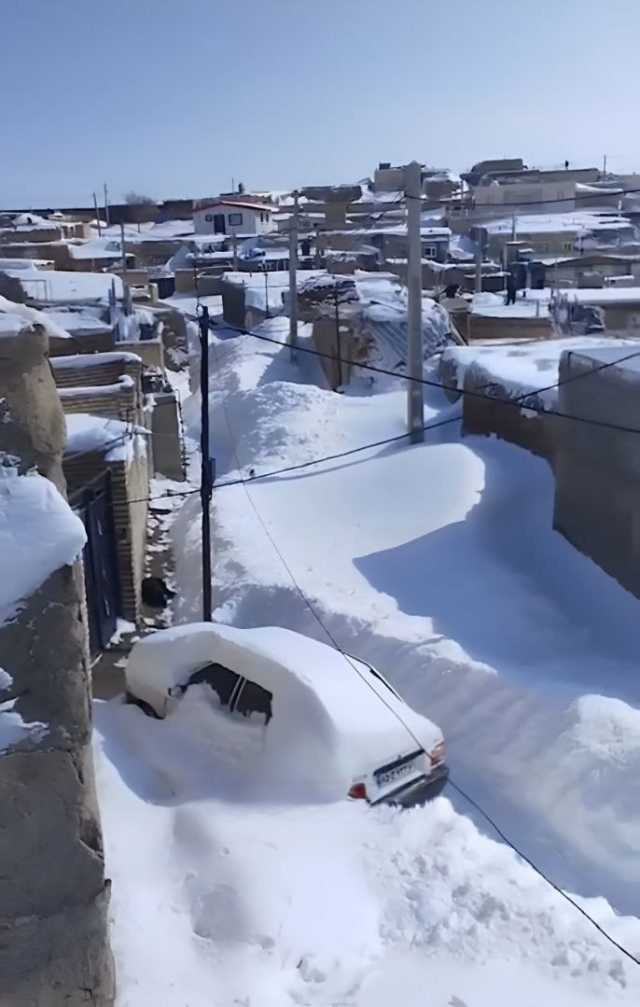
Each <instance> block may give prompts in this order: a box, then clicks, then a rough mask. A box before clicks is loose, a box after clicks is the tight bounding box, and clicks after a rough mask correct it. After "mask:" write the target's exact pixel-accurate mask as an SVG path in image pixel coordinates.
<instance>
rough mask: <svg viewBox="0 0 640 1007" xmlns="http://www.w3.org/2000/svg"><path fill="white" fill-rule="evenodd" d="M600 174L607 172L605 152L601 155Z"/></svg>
mask: <svg viewBox="0 0 640 1007" xmlns="http://www.w3.org/2000/svg"><path fill="white" fill-rule="evenodd" d="M602 174H603V175H606V174H607V155H606V154H603V155H602Z"/></svg>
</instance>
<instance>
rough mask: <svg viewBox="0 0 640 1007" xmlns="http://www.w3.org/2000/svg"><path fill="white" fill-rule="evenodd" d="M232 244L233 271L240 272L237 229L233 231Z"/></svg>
mask: <svg viewBox="0 0 640 1007" xmlns="http://www.w3.org/2000/svg"><path fill="white" fill-rule="evenodd" d="M231 246H232V248H233V271H234V273H237V272H238V239H237V237H236V232H235V230H234V231H232V232H231Z"/></svg>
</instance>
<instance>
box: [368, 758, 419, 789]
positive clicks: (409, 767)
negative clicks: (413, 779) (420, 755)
mask: <svg viewBox="0 0 640 1007" xmlns="http://www.w3.org/2000/svg"><path fill="white" fill-rule="evenodd" d="M415 768H416V767H415V763H414V762H405V764H404V766H396V768H395V769H388V770H387V771H386V772H385V773H376V782H377V784H378V786H379V787H386V786H387V784H388V783H395V782H396V780H400V779H402V778H403V777H404V776H411V774H412V773H413V772H414V771H415Z"/></svg>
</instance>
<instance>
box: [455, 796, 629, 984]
mask: <svg viewBox="0 0 640 1007" xmlns="http://www.w3.org/2000/svg"><path fill="white" fill-rule="evenodd" d="M449 785H450V786H451V787H453V789H454V790H456V791H457V792H458V793H459V794H460V796H461V797H464V799H465V800H466V801H468V802H469V804H470V805H471V806H472V807H474V808H475V809H476V811H479V812H480V814H481V815H482V817H483V818H484V819H485V820H486V821H487V822H488V823H489V825H490V826H491V827H492V828H493V829H495V831H496V832H497V834H498V835H499V836H500V838H501V839H502V840H503V842H505V843H506V844H507V846H510V847H511V849H512V850H513V851H514V853H517V854H518V856H519V857H520V858H521V859H522V860H524V861H525V863H527V864H528V865H529V867H531V868H532V869H533V870H534V871H535V872H536V874H538V875H539V876H540V877H541V878H542V879H543V881H546V883H547V884H548V885H550V886H551V888H553V889H554V891H556V892H557V893H558V894H559V895H562V898H563V899H566V900H567V902H568V903H569V904H570V905H572V906H573V908H574V909H577V910H578V912H579V913H581V914H582V916H584V918H585V919H586V920H588V921H589V923H591V925H592V926H594V927H595V928H596V930H597V931H598V932H599V933H600V934H602V936H603V937H605V938H606V939H607V940H608V941H609V942H610V943H611V944H613V946H614V947H615V948H617V949H618V951H620V952H621V953H622V954H623V955H626V956H627V958H630V959H631V961H632V962H634V963H635V964H636V965H640V958H636V956H635V955H634V954H632V952H631V951H629V950H627V948H625V947H623V945H622V944H619V943H618V941H617V940H616V939H615V938H614V937H612V936H611V934H610V933H608V932H607V931H606V930H605V929H604V927H601V926H600V924H599V923H598V922H597V921H596V920H594V918H593V917H592V916H590V915H589V913H588V912H586V910H585V909H583V908H582V906H581V905H579V904H578V903H577V902H576V901H575V899H572V898H571V896H570V895H568V894H567V892H565V891H564V890H563V889H562V888H561V887H560V885H557V884H556V882H555V881H553V880H552V879H551V878H550V877H548V875H546V874H545V873H544V872H543V871H542V870H541V869H540V868H539V867H538V866H537V865H536V864H534V862H533V860H531V858H530V857H528V856H527V855H526V853H523V852H522V850H521V849H519V848H518V847H517V846H516V845H515V843H513V842H512V841H511V840H510V839H509V837H508V836H506V835H505V833H504V832H503V831H502V829H501V828H500V826H499V825H497V824H496V822H495V821H494V819H493V818H492V817H491V816H490V815H489V814H487V812H486V811H485V810H484V808H483V807H481V806H480V804H478V802H477V801H476V800H474V798H473V797H470V796H469V794H467V793H466V791H464V790H463V789H462V787H459V786H458V784H457V783H455V782H454V781H453V780H452V779H451V776H449Z"/></svg>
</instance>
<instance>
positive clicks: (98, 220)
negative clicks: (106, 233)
mask: <svg viewBox="0 0 640 1007" xmlns="http://www.w3.org/2000/svg"><path fill="white" fill-rule="evenodd" d="M93 206H94V208H95V211H96V224H97V225H98V237H99V238H100V237H101V236H102V228H101V226H100V211H99V210H98V197H97V196H96V194H95V192H94V194H93Z"/></svg>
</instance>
